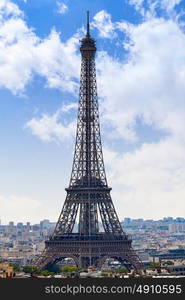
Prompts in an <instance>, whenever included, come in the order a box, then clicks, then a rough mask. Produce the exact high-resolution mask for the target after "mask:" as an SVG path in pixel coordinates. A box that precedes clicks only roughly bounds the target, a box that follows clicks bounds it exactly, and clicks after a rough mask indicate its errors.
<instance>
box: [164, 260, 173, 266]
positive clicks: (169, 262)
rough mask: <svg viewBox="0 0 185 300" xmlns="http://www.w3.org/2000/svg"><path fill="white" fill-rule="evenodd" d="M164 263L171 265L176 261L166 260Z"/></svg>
mask: <svg viewBox="0 0 185 300" xmlns="http://www.w3.org/2000/svg"><path fill="white" fill-rule="evenodd" d="M163 264H164V265H168V266H170V265H174V262H173V261H171V260H167V261H165V262H164V263H163Z"/></svg>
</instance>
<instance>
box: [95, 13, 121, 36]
mask: <svg viewBox="0 0 185 300" xmlns="http://www.w3.org/2000/svg"><path fill="white" fill-rule="evenodd" d="M93 20H94V21H93V22H92V24H91V25H92V27H94V28H97V29H98V31H99V35H100V36H101V37H102V38H113V37H115V35H116V34H115V31H114V27H115V25H114V23H112V20H111V15H110V14H108V13H107V12H106V11H105V10H101V11H99V12H98V13H97V14H96V15H95V16H94V18H93Z"/></svg>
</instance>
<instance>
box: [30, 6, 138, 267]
mask: <svg viewBox="0 0 185 300" xmlns="http://www.w3.org/2000/svg"><path fill="white" fill-rule="evenodd" d="M80 42H81V46H80V52H81V57H82V61H81V78H80V95H79V96H80V99H79V107H78V120H77V132H76V143H75V152H74V160H73V167H72V173H71V179H70V183H69V187H68V188H66V189H65V190H66V192H67V196H66V199H65V202H64V205H63V208H62V212H61V214H60V216H59V219H58V222H57V224H56V227H55V229H54V232H53V234H52V236H51V237H50V238H49V240H47V241H45V249H44V251H43V253H42V255H41V256H40V257H39V258H38V260H37V263H36V264H37V266H39V267H40V268H44V267H45V266H46V265H49V264H55V263H57V262H59V261H61V260H62V259H64V258H67V257H68V258H72V259H73V260H74V262H75V263H76V265H77V266H78V267H85V268H86V267H88V266H94V267H97V268H101V266H102V264H103V263H104V262H105V260H106V259H107V258H115V259H117V260H119V261H120V262H122V263H123V264H124V263H127V266H128V265H129V266H130V268H133V269H135V270H139V269H140V268H141V266H142V263H141V261H140V259H139V257H138V256H137V255H136V253H135V251H134V250H133V248H132V246H131V243H132V241H131V238H130V237H129V236H128V235H126V233H125V232H124V231H123V229H122V226H121V224H120V222H119V219H118V216H117V214H116V211H115V208H114V205H113V202H112V199H111V195H110V191H111V188H110V187H109V186H108V184H107V178H106V173H105V168H104V161H103V154H102V144H101V136H100V124H99V111H98V97H97V84H96V67H95V53H96V42H95V40H94V39H93V38H92V37H91V35H90V30H89V12H87V33H86V36H85V37H84V38H83V39H82V40H81V41H80ZM99 219H101V223H102V227H103V230H102V231H100V228H99V221H98V220H99ZM75 222H77V223H78V230H77V232H74V225H75Z"/></svg>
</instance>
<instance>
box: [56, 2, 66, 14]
mask: <svg viewBox="0 0 185 300" xmlns="http://www.w3.org/2000/svg"><path fill="white" fill-rule="evenodd" d="M57 8H58V9H57V12H58V13H59V14H61V15H63V14H65V13H66V12H67V11H68V6H67V5H66V4H65V3H63V2H59V1H57Z"/></svg>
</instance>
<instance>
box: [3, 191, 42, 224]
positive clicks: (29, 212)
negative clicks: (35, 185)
mask: <svg viewBox="0 0 185 300" xmlns="http://www.w3.org/2000/svg"><path fill="white" fill-rule="evenodd" d="M0 204H1V215H0V219H1V221H2V223H3V224H4V223H8V222H9V221H15V222H29V221H30V219H31V221H32V222H37V221H38V220H41V219H43V217H44V212H43V211H42V210H41V207H42V205H41V201H40V200H38V199H34V198H32V197H28V196H24V195H21V196H19V195H9V196H5V195H0Z"/></svg>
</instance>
